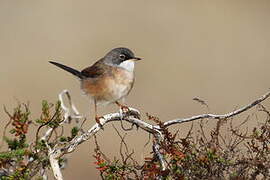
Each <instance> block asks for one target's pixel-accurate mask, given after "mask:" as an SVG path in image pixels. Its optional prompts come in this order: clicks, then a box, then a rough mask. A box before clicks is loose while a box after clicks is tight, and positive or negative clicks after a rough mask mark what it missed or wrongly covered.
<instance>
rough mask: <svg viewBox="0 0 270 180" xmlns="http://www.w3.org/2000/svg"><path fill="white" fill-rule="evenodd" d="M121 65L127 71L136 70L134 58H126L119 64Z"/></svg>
mask: <svg viewBox="0 0 270 180" xmlns="http://www.w3.org/2000/svg"><path fill="white" fill-rule="evenodd" d="M119 66H120V67H122V68H124V69H125V70H127V71H130V72H133V71H134V61H133V60H126V61H124V62H122V63H121V64H119Z"/></svg>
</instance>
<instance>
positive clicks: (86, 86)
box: [49, 47, 142, 126]
mask: <svg viewBox="0 0 270 180" xmlns="http://www.w3.org/2000/svg"><path fill="white" fill-rule="evenodd" d="M141 59H142V58H139V57H136V56H135V55H134V53H133V52H132V51H131V50H130V49H128V48H125V47H118V48H114V49H112V50H111V51H109V52H108V53H107V54H106V55H105V56H104V57H103V58H101V59H99V60H98V61H96V62H95V63H94V64H93V65H91V66H89V67H87V68H84V69H83V70H81V71H78V70H76V69H74V68H71V67H69V66H66V65H63V64H60V63H58V62H54V61H49V63H51V64H53V65H55V66H57V67H59V68H61V69H63V70H65V71H67V72H69V73H71V74H73V75H75V76H76V77H77V78H78V79H79V81H80V87H81V89H82V91H83V92H84V94H86V95H88V96H89V97H90V98H91V99H92V100H93V101H94V112H95V120H96V122H97V123H98V124H99V125H100V126H101V124H100V118H102V117H100V116H98V114H97V106H98V105H107V104H111V103H115V104H116V105H117V106H119V107H120V108H121V109H122V110H126V111H127V110H129V109H128V107H127V106H125V105H123V104H121V103H120V102H119V101H120V100H121V99H123V98H125V97H126V96H127V95H128V94H129V93H130V91H131V89H132V88H133V85H134V80H135V76H134V66H135V62H136V61H139V60H141Z"/></svg>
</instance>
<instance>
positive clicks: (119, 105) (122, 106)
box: [115, 101, 129, 113]
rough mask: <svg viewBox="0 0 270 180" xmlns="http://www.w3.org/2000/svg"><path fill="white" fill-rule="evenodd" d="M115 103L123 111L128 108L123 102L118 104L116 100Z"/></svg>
mask: <svg viewBox="0 0 270 180" xmlns="http://www.w3.org/2000/svg"><path fill="white" fill-rule="evenodd" d="M115 104H116V105H117V106H118V107H119V108H120V109H121V110H122V111H123V113H127V112H128V111H129V108H128V107H127V106H125V105H123V104H120V103H119V102H118V101H115Z"/></svg>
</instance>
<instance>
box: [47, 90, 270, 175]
mask: <svg viewBox="0 0 270 180" xmlns="http://www.w3.org/2000/svg"><path fill="white" fill-rule="evenodd" d="M63 95H67V97H68V100H69V105H70V107H71V110H70V109H69V108H67V107H66V106H65V104H64V102H63ZM269 96H270V91H269V92H267V93H266V94H265V95H263V96H261V97H260V98H258V99H256V100H255V101H253V102H252V103H250V104H248V105H246V106H243V107H242V108H240V109H237V110H235V111H232V112H230V113H227V114H222V115H215V114H201V115H197V116H192V117H189V118H183V119H179V118H178V119H174V120H170V121H167V122H165V123H162V124H158V125H152V124H149V123H146V122H144V121H143V120H140V119H138V117H139V116H138V114H140V113H139V111H138V110H136V109H134V108H130V107H129V111H128V112H127V113H123V112H117V113H111V114H107V115H104V116H103V117H102V118H101V119H100V125H102V127H104V126H105V125H106V124H107V123H109V122H113V121H126V122H128V123H131V124H135V125H136V126H137V127H139V128H141V129H142V130H144V131H146V132H148V133H150V134H153V135H154V136H155V137H156V142H155V143H154V146H153V149H154V153H155V155H156V156H157V157H158V160H159V162H160V165H161V168H162V170H166V167H165V160H164V157H163V155H162V154H161V153H160V152H159V148H160V142H161V141H162V140H163V134H162V131H161V130H162V128H164V127H168V126H171V125H173V124H181V123H185V122H189V121H194V120H199V119H205V118H210V119H226V118H230V117H233V116H236V115H238V114H240V113H242V112H244V111H247V110H248V109H250V108H252V107H254V106H256V105H257V104H259V103H261V102H262V101H264V100H265V99H267V98H268V97H269ZM59 100H60V101H61V107H62V108H63V110H64V112H65V114H64V117H65V120H64V122H67V121H68V120H72V119H82V118H83V117H82V116H80V115H79V112H78V110H77V109H76V107H75V106H74V104H73V103H72V101H71V97H70V95H69V93H68V91H67V90H64V91H63V92H61V93H60V94H59ZM100 125H99V124H97V123H96V124H94V125H93V126H92V127H91V128H90V129H88V130H87V131H86V132H84V133H82V134H81V135H78V136H76V137H74V138H73V139H72V140H71V141H70V142H68V143H67V144H65V145H64V146H57V144H56V145H55V146H54V148H52V149H50V151H49V157H50V163H51V166H52V169H53V171H54V175H55V177H56V178H57V179H61V178H62V176H61V174H60V173H61V172H60V173H59V172H58V171H60V168H59V164H58V158H59V157H61V156H63V155H64V154H67V153H71V152H73V151H74V150H75V149H76V148H77V147H78V145H79V144H81V143H83V142H84V141H86V140H88V139H89V138H91V137H92V136H94V135H95V134H96V133H97V132H98V131H99V130H100V129H101V127H100ZM161 125H162V127H161ZM50 133H51V130H50V129H48V131H47V133H45V136H44V137H43V138H42V139H43V140H46V137H47V136H48V134H50ZM56 162H57V165H56Z"/></svg>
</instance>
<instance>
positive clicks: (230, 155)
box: [94, 105, 270, 180]
mask: <svg viewBox="0 0 270 180" xmlns="http://www.w3.org/2000/svg"><path fill="white" fill-rule="evenodd" d="M259 111H262V112H264V113H265V114H266V119H265V120H264V122H263V123H260V124H259V125H258V126H257V127H253V129H252V131H247V132H245V133H242V132H241V129H243V128H241V127H243V126H244V125H245V124H246V123H247V122H248V120H250V117H248V118H247V119H246V120H245V121H244V122H243V123H241V124H240V125H239V126H236V127H233V125H232V121H233V119H219V120H218V121H217V122H216V126H215V127H214V128H213V129H212V130H211V131H209V128H208V129H207V132H209V133H208V134H207V132H206V130H205V129H206V120H202V121H200V122H199V123H197V124H198V125H199V130H198V131H195V130H194V128H193V124H192V127H191V128H190V130H189V132H188V134H187V135H186V136H185V137H184V138H179V137H178V134H179V131H177V132H176V133H171V132H170V131H169V129H167V128H165V127H164V126H162V122H161V121H160V120H159V119H158V118H156V117H154V116H151V115H148V119H149V120H151V121H153V122H155V123H157V124H158V125H160V127H162V132H163V135H164V138H163V141H162V142H161V149H160V153H161V154H162V155H163V156H164V157H165V162H166V170H164V171H162V167H161V165H160V162H159V160H158V158H157V156H156V153H154V151H153V152H151V153H150V156H149V157H146V158H145V161H144V163H143V164H141V165H138V163H137V162H136V161H135V160H134V159H133V158H132V154H128V153H126V154H124V153H123V152H122V151H123V150H122V148H123V146H122V147H121V148H120V154H121V156H122V159H125V161H123V160H122V161H120V160H114V161H110V160H109V159H108V158H107V157H106V155H104V154H103V153H102V151H101V150H100V147H99V146H98V144H97V143H96V144H97V148H96V150H95V154H96V155H95V156H94V157H95V158H96V162H95V164H97V170H99V172H100V175H101V177H102V179H157V178H158V179H168V180H171V179H183V180H184V179H231V180H242V179H251V180H253V179H258V178H260V179H268V178H269V177H270V113H269V112H268V110H266V108H265V107H264V106H262V105H259ZM257 121H258V119H257ZM177 137H178V138H177ZM121 139H122V140H123V137H121ZM154 141H155V138H153V144H154ZM151 154H152V155H151ZM123 156H125V157H123ZM106 159H107V160H106ZM121 162H122V163H121ZM112 169H113V171H112ZM112 177H113V178H112Z"/></svg>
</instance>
